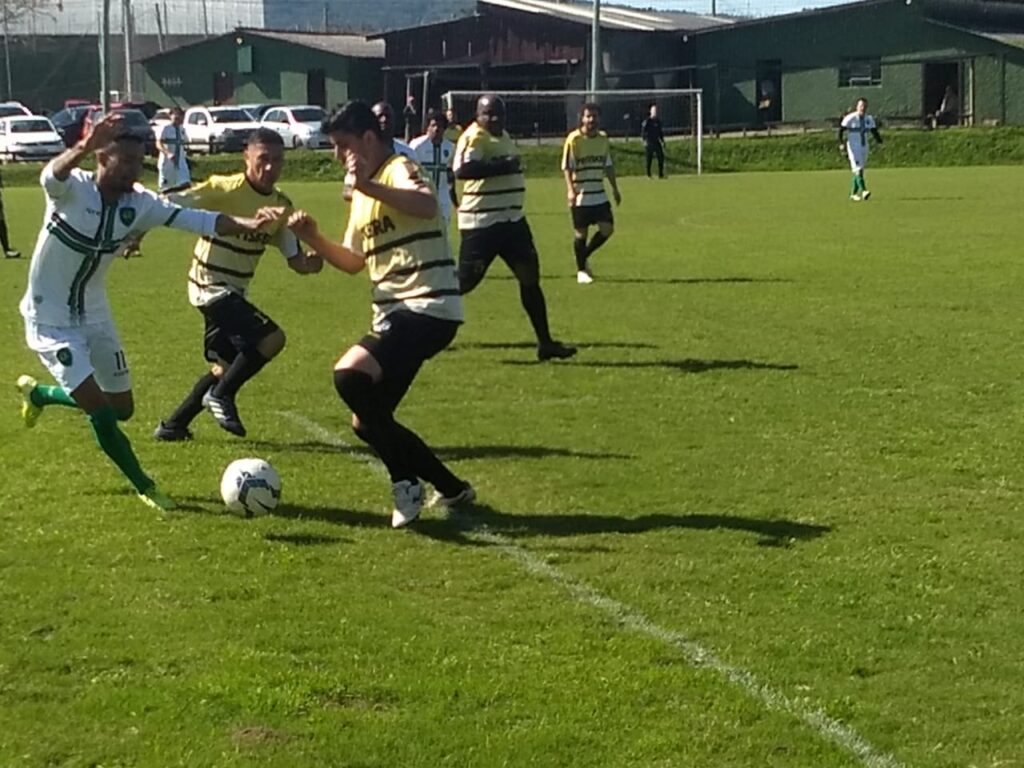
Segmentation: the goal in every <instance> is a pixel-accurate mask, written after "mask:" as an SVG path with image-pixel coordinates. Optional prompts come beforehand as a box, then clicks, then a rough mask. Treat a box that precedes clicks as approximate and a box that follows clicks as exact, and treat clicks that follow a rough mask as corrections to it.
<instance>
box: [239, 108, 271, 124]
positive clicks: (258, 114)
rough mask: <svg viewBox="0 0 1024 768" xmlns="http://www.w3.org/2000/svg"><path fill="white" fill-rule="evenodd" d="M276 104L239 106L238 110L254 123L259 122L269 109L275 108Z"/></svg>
mask: <svg viewBox="0 0 1024 768" xmlns="http://www.w3.org/2000/svg"><path fill="white" fill-rule="evenodd" d="M276 106H277V104H239V105H238V108H239V109H242V110H245V112H246V113H248V115H249V117H251V118H252V119H253V120H255V121H256V122H259V120H260V118H262V117H263V115H265V114H266V112H267V110H268V109H270V108H271V107H276Z"/></svg>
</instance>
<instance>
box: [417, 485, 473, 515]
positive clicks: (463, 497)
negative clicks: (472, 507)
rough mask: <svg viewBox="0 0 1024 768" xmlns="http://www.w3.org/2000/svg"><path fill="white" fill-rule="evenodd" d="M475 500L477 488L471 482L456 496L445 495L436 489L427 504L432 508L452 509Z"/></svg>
mask: <svg viewBox="0 0 1024 768" xmlns="http://www.w3.org/2000/svg"><path fill="white" fill-rule="evenodd" d="M475 500H476V489H475V488H473V486H472V485H470V484H469V483H466V487H465V488H463V489H462V490H461V491H460V492H459V493H457V494H455V495H454V496H445V495H444V494H442V493H441V492H440V491H434V493H433V495H432V496H431V497H430V501H428V502H427V506H428V507H431V508H435V507H440V508H442V509H452V508H454V507H461V506H463V505H465V504H472V503H473V502H474V501H475Z"/></svg>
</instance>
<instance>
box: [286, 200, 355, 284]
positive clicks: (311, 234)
mask: <svg viewBox="0 0 1024 768" xmlns="http://www.w3.org/2000/svg"><path fill="white" fill-rule="evenodd" d="M288 229H290V230H291V231H292V232H294V233H295V236H296V237H297V238H299V240H301V241H302V242H304V243H306V245H308V246H309V247H310V248H312V249H313V251H314V252H315V253H316V255H317V256H319V257H320V258H321V259H323V260H324V261H326V262H327V263H328V264H330V265H331V266H332V267H335V268H336V269H340V270H341V271H342V272H348V273H349V274H350V275H354V274H356V273H357V272H360V271H362V269H363V268H364V267H365V266H366V260H365V259H364V258H363V256H362V255H360V254H358V253H356V252H355V251H353V250H352V249H351V248H349V247H348V246H346V245H344V244H343V243H339V242H335V241H334V240H331V239H330V238H329V237H326V236H324V235H323V233H321V232H320V227H319V226H318V225H317V223H316V219H314V218H313V217H312V216H310V215H309V214H308V213H306V212H305V211H296V212H295V213H293V214H292V215H291V216H290V217H289V218H288Z"/></svg>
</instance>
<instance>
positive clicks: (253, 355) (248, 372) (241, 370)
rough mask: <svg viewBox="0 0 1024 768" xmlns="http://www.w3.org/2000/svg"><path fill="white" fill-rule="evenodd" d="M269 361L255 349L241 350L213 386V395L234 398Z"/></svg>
mask: <svg viewBox="0 0 1024 768" xmlns="http://www.w3.org/2000/svg"><path fill="white" fill-rule="evenodd" d="M269 362H270V361H269V360H267V358H265V357H264V356H263V355H261V354H260V353H259V352H258V351H256V350H255V349H249V350H246V351H244V352H239V353H238V357H236V358H235V360H234V362H233V363H231V367H230V368H228V369H227V371H226V372H225V374H224V377H223V378H222V379H221V380H220V383H219V384H217V386H215V387H214V388H213V396H214V397H223V398H226V399H228V400H231V399H234V397H235V395H237V394H238V390H240V389H241V388H242V385H243V384H245V382H247V381H248V380H249V379H251V378H252V377H253V376H255V375H256V374H257V373H259V372H260V371H261V370H262V369H263V366H265V365H266V364H267V363H269Z"/></svg>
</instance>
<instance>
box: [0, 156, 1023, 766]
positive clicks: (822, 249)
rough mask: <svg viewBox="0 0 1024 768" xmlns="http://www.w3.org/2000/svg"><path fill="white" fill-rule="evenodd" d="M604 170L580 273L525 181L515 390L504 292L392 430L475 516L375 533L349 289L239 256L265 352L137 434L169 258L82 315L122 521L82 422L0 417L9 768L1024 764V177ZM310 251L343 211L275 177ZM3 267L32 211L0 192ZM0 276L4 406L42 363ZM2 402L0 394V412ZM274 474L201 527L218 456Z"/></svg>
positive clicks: (347, 280) (125, 269) (485, 295)
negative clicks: (127, 391)
mask: <svg viewBox="0 0 1024 768" xmlns="http://www.w3.org/2000/svg"><path fill="white" fill-rule="evenodd" d="M869 181H870V182H871V183H872V189H873V191H874V193H875V199H874V200H873V201H872V202H870V203H867V204H859V205H858V204H852V203H850V202H849V201H848V200H847V198H846V194H847V191H848V186H849V183H848V182H849V180H848V177H847V174H845V173H843V172H826V173H788V174H760V175H746V174H736V175H730V176H714V175H710V176H706V177H704V178H701V179H696V178H675V179H669V180H668V181H665V182H660V183H659V182H657V181H649V180H647V179H637V178H627V179H625V180H624V181H623V184H622V186H623V193H624V196H625V202H624V204H623V206H622V207H621V208H620V209H619V212H618V217H619V231H618V234H617V235H616V237H615V238H614V239H613V240H612V241H611V243H609V244H608V245H607V246H606V247H605V249H604V250H603V251H601V252H600V253H599V254H598V255H597V256H596V257H595V271H596V274H597V276H598V281H597V282H596V283H595V284H594V285H592V286H586V287H581V286H577V285H576V283H575V276H574V272H573V269H574V268H573V266H572V263H571V248H570V240H569V224H568V216H567V213H566V212H565V210H564V209H563V205H564V202H563V191H562V187H561V185H560V184H559V183H558V182H557V181H555V180H536V181H533V182H531V183H530V190H529V198H528V202H529V208H530V217H531V221H532V225H533V228H534V232H535V234H536V237H537V241H538V245H539V248H540V251H541V254H542V260H543V264H544V273H545V282H544V285H545V288H546V291H547V296H548V303H549V308H550V313H551V318H552V325H553V328H554V329H555V332H556V335H558V336H560V337H562V338H564V339H565V340H567V341H572V342H576V343H578V344H579V345H580V353H579V355H578V357H577V358H576V359H574V360H573V361H569V362H567V363H564V364H544V365H540V364H536V363H535V362H534V358H533V353H532V349H531V347H530V344H529V342H530V333H529V330H528V325H527V322H526V319H525V317H524V315H523V314H522V312H521V310H520V309H519V307H518V298H517V292H516V290H515V283H514V282H512V281H511V280H510V279H509V278H508V277H507V276H506V275H505V274H504V272H503V269H504V268H503V267H501V266H500V265H496V266H495V268H494V269H493V271H492V274H491V275H490V276H489V278H488V279H487V280H486V281H485V283H484V284H483V285H482V286H481V288H480V289H479V290H478V292H476V293H474V294H473V295H472V296H470V297H469V298H468V300H467V314H468V322H467V323H466V325H465V326H464V329H463V331H462V332H461V333H460V335H459V338H458V339H457V341H456V344H455V347H454V348H453V349H452V350H451V351H449V352H446V353H444V354H442V355H441V356H439V358H438V359H436V360H435V361H434V362H433V363H432V364H429V365H428V366H427V367H426V369H425V370H424V372H423V374H422V375H421V377H420V379H419V380H418V382H417V384H416V386H415V387H414V388H413V390H412V392H411V394H410V396H409V397H408V399H407V401H406V403H405V405H404V406H403V408H402V410H401V412H400V413H401V414H402V417H403V419H404V420H405V421H406V422H407V423H409V424H410V425H411V426H413V427H414V428H415V429H417V430H418V431H420V432H421V433H422V434H423V435H424V436H425V437H426V438H427V439H428V441H430V442H432V443H433V444H435V445H437V446H440V447H441V453H442V454H443V456H444V457H445V458H447V459H449V460H450V461H451V462H452V463H453V465H454V466H455V467H456V468H457V471H458V472H459V473H460V474H463V475H464V476H466V477H467V478H469V479H471V480H472V481H473V483H474V484H475V485H476V487H477V489H478V491H479V493H480V502H481V503H480V504H479V505H478V506H477V507H475V508H474V509H472V510H470V511H469V512H467V513H466V514H465V515H463V516H461V517H459V518H457V519H452V520H446V519H442V518H441V517H439V516H438V515H437V514H436V513H428V514H427V515H426V517H425V519H424V520H423V521H422V522H421V523H420V524H419V525H418V526H417V527H416V529H415V530H414V531H411V532H408V531H402V532H394V531H392V530H390V528H389V527H388V522H389V519H388V515H387V510H388V507H387V504H388V488H387V484H386V481H385V479H384V478H383V476H382V475H381V474H380V472H379V470H378V469H376V468H375V466H374V465H373V463H372V461H371V460H370V457H368V456H367V455H366V454H364V453H362V452H361V451H359V450H356V449H355V448H353V447H351V444H352V443H354V442H355V441H354V440H353V439H352V438H351V437H350V435H349V433H348V430H347V426H346V424H347V413H346V411H345V410H344V408H343V406H342V404H341V403H340V401H339V400H338V399H337V396H336V395H335V393H334V390H333V387H332V382H331V376H330V369H331V366H332V363H333V360H334V359H335V357H336V355H337V354H338V353H339V352H340V351H341V350H342V349H343V348H345V347H346V346H347V345H348V344H350V343H351V342H353V341H354V340H356V339H357V338H358V337H359V336H360V335H361V334H362V332H363V330H364V328H365V326H366V323H367V320H368V315H369V308H368V288H367V284H366V280H367V278H366V276H365V275H360V276H357V277H355V278H351V277H348V276H345V275H342V274H340V273H337V272H332V273H330V274H327V273H325V274H323V275H320V276H317V277H307V278H302V277H299V276H296V275H293V274H291V273H290V272H288V271H287V270H286V268H285V267H283V266H282V265H281V263H280V260H279V259H276V258H275V257H274V254H272V253H268V256H267V257H266V260H265V263H264V265H263V267H262V268H261V273H260V275H259V276H258V277H257V280H256V283H255V285H254V290H253V296H254V300H255V301H256V302H257V303H258V304H259V305H260V306H262V307H263V308H264V309H266V310H267V311H268V313H269V314H270V315H272V316H273V317H274V318H275V319H276V320H277V321H278V322H279V323H280V324H281V325H282V326H283V327H284V328H285V329H286V331H287V333H288V334H289V346H288V348H287V349H286V350H285V352H284V354H283V355H282V356H281V357H280V358H279V359H278V360H276V361H275V362H274V363H273V364H272V365H271V366H270V367H268V368H267V370H266V371H265V372H264V373H263V374H262V375H261V376H260V377H258V378H257V379H256V380H254V381H253V382H252V383H251V384H250V385H249V386H248V387H247V388H246V389H245V390H243V392H242V394H241V396H240V398H239V404H240V408H241V411H242V415H243V416H244V418H245V420H246V424H247V426H248V427H249V432H250V436H251V439H248V440H237V439H235V438H232V437H231V436H230V435H228V434H227V433H225V432H222V431H220V430H219V429H218V428H217V427H216V425H215V424H214V423H213V422H212V420H210V419H209V417H208V416H206V415H203V416H202V417H201V419H200V420H199V421H198V422H197V424H196V433H197V440H196V441H195V442H193V443H191V444H185V445H177V444H176V445H163V444H157V443H155V442H154V441H152V440H151V439H150V436H149V435H150V432H151V430H152V428H153V426H154V425H155V424H156V422H157V420H158V419H159V418H160V417H161V416H163V415H165V413H166V412H167V411H168V410H169V409H170V408H171V407H172V406H173V405H174V404H176V402H177V401H178V399H179V398H180V397H181V396H182V395H183V394H184V393H185V392H186V391H187V389H188V388H189V387H190V386H191V383H192V382H193V380H194V379H195V378H196V376H197V375H198V374H199V373H200V372H201V370H202V360H201V321H200V318H199V315H198V314H197V313H196V312H195V311H194V310H193V309H192V308H190V307H189V306H188V303H187V300H186V297H185V271H186V267H187V261H188V252H189V249H190V241H189V239H188V238H187V237H185V236H184V235H181V234H178V233H166V232H165V233H158V234H157V235H155V236H153V237H152V238H151V239H150V240H148V241H147V255H146V256H145V258H143V259H138V260H132V261H128V262H121V263H118V264H115V265H114V266H113V268H112V270H111V280H110V292H111V295H112V300H113V304H114V311H115V315H116V317H117V320H118V324H119V327H120V330H121V333H122V336H123V338H124V340H125V343H126V346H127V350H128V355H129V360H130V362H131V365H132V370H133V375H134V379H135V383H136V388H135V391H136V399H137V403H138V407H137V411H136V417H135V420H134V421H133V422H132V423H130V424H129V425H128V427H127V430H128V432H129V434H130V435H131V437H132V438H133V441H134V443H135V446H136V449H137V451H138V453H139V455H140V457H141V459H142V462H143V465H144V466H145V467H146V468H147V469H148V470H149V471H150V472H152V473H153V474H154V475H155V476H156V477H157V478H158V479H159V481H160V482H161V484H162V485H163V486H164V487H166V488H167V490H168V491H170V492H171V493H172V495H176V496H177V497H178V498H179V499H182V500H184V501H185V502H186V503H187V506H186V509H185V510H184V511H181V512H178V513H175V514H171V515H167V516H165V517H161V516H159V515H157V514H154V513H153V512H151V511H149V510H147V509H146V508H144V507H143V506H142V505H141V504H140V503H139V502H138V501H137V500H136V499H135V498H134V496H133V495H132V494H129V493H127V492H126V487H127V484H126V483H125V482H124V481H123V480H122V479H121V478H120V476H119V475H118V473H117V472H116V470H115V469H114V468H113V467H112V466H110V465H108V463H107V462H106V459H105V458H104V457H103V456H102V454H100V453H99V451H98V450H97V449H96V447H95V446H94V444H93V442H92V438H91V436H90V434H89V431H88V429H87V424H86V422H85V420H84V419H82V418H81V417H79V416H77V415H76V414H75V413H73V412H71V411H69V410H57V409H52V410H50V411H48V412H47V413H46V414H45V415H44V416H43V419H42V420H41V421H40V423H39V425H38V426H37V427H36V429H35V430H33V431H31V432H30V431H27V430H24V429H22V428H21V425H20V422H19V421H18V419H17V413H16V406H17V399H16V396H15V392H14V391H13V389H9V390H8V392H9V395H8V397H7V400H6V402H7V410H6V414H7V415H6V416H5V417H3V418H2V419H0V437H2V446H3V449H2V451H3V453H2V455H3V483H2V495H3V503H2V505H0V630H2V631H0V766H4V768H7V767H8V766H9V767H11V768H14V767H15V766H76V767H78V766H82V767H84V766H104V768H111V767H112V766H154V767H157V768H163V767H165V766H188V767H189V768H198V767H200V766H280V767H281V768H306V767H307V766H308V767H313V766H325V767H326V766H331V767H336V766H367V767H368V766H424V767H426V766H526V765H529V766H588V767H590V766H609V767H612V768H619V767H622V766H650V767H652V768H653V767H654V766H659V767H661V766H680V767H688V766H696V767H700V768H705V767H713V768H717V767H719V766H742V767H747V766H749V767H751V768H760V767H761V766H771V767H772V768H839V767H840V766H843V767H847V766H872V767H882V766H928V767H929V768H931V767H935V768H940V767H941V768H944V767H947V766H948V767H952V766H978V767H979V768H981V767H985V768H994V767H995V766H1002V767H1003V768H1006V767H1008V766H1024V736H1022V735H1021V734H1022V727H1021V726H1022V724H1024V723H1022V719H1024V718H1022V715H1021V713H1022V712H1024V665H1022V662H1021V652H1020V638H1021V636H1022V635H1024V615H1022V612H1021V610H1020V605H1021V597H1022V587H1021V584H1022V583H1024V567H1022V558H1021V550H1022V545H1024V521H1022V518H1021V514H1020V512H1021V490H1022V482H1021V466H1020V458H1021V450H1020V445H1021V434H1022V430H1021V417H1022V409H1021V405H1020V403H1021V400H1022V397H1021V395H1022V392H1021V389H1022V387H1021V376H1020V372H1021V369H1022V368H1024V357H1022V351H1021V350H1022V349H1024V330H1022V327H1021V322H1020V312H1019V307H1020V294H1021V288H1020V286H1021V284H1022V282H1024V262H1022V261H1021V258H1020V225H1019V208H1020V200H1021V199H1022V193H1024V177H1022V176H1021V174H1020V171H1019V169H1015V168H1014V169H1010V168H985V169H972V168H966V169H955V170H954V169H946V170H943V169H919V170H886V171H879V172H875V173H872V174H869ZM288 191H289V192H290V193H291V195H292V197H293V198H294V199H295V200H296V201H297V202H298V203H299V204H300V205H303V206H306V207H308V208H309V209H310V210H312V211H313V212H314V213H315V214H316V215H318V216H319V217H321V219H322V220H323V221H324V222H330V225H327V226H333V228H334V229H335V230H338V229H340V227H341V225H342V223H343V211H341V210H340V209H339V208H338V207H337V206H336V205H335V201H337V200H338V198H339V195H340V189H339V188H338V186H337V185H324V184H321V185H316V184H292V185H289V186H288ZM6 198H7V210H8V217H9V218H10V219H11V220H12V222H13V229H14V239H15V241H16V244H17V245H19V246H20V247H21V248H22V249H23V250H25V251H29V250H31V248H30V245H31V242H32V240H33V239H34V236H35V231H36V229H37V227H38V225H39V222H40V218H41V211H42V203H41V194H40V193H39V192H38V191H37V190H32V189H11V190H8V191H7V193H6ZM27 266H28V263H27V259H25V260H22V261H20V262H17V261H6V262H3V263H0V305H2V306H3V307H5V308H6V309H5V311H4V312H3V313H2V314H0V334H2V338H3V340H4V342H3V349H4V350H5V354H4V356H3V359H2V361H0V381H4V382H13V380H14V379H15V377H16V376H17V375H18V374H19V373H22V372H32V373H34V374H35V375H37V376H40V377H43V374H44V371H43V369H42V368H41V366H40V364H39V363H38V362H37V361H36V360H35V358H34V356H33V355H32V354H31V353H29V352H28V351H27V350H26V349H25V348H24V344H23V341H22V330H21V320H20V317H19V316H18V313H17V310H16V304H17V300H18V298H19V297H20V295H21V292H22V291H23V289H24V283H25V273H26V269H27ZM5 386H6V384H5ZM244 455H258V456H261V457H264V458H267V459H269V460H270V461H272V462H273V463H274V465H275V466H276V467H277V468H278V469H279V470H280V472H281V474H282V476H283V478H284V502H283V506H282V508H281V509H280V510H279V513H278V514H276V515H275V516H273V517H268V518H262V519H256V520H249V521H247V520H243V519H240V518H237V517H233V516H230V515H227V514H223V513H222V512H221V511H220V508H219V504H218V500H217V498H216V489H217V484H218V478H219V474H220V471H221V469H222V468H223V466H224V465H226V464H227V463H228V461H230V460H231V459H234V458H238V457H240V456H244Z"/></svg>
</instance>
